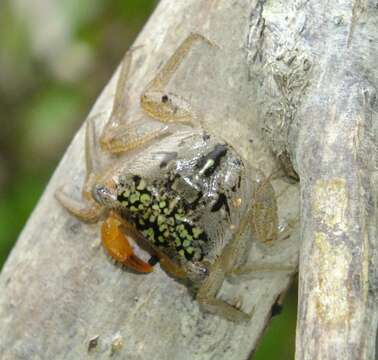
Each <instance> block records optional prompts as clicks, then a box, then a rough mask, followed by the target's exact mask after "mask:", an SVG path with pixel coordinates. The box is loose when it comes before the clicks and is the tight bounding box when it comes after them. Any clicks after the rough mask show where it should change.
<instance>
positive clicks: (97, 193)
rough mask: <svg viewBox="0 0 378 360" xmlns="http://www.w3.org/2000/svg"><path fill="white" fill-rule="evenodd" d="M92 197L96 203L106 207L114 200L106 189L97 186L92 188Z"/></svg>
mask: <svg viewBox="0 0 378 360" xmlns="http://www.w3.org/2000/svg"><path fill="white" fill-rule="evenodd" d="M92 196H93V198H94V199H95V201H96V202H98V203H99V204H102V205H108V204H109V203H110V202H112V201H114V200H116V199H115V197H114V195H113V194H112V193H111V192H110V190H109V189H108V188H106V187H105V186H102V185H99V184H96V185H95V186H94V187H93V190H92Z"/></svg>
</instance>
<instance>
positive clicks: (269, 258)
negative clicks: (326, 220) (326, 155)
mask: <svg viewBox="0 0 378 360" xmlns="http://www.w3.org/2000/svg"><path fill="white" fill-rule="evenodd" d="M260 6H261V4H257V8H259V7H260ZM257 16H258V12H256V3H253V2H252V3H251V2H250V1H247V0H237V1H228V0H222V1H220V0H218V1H208V0H187V1H169V0H162V1H161V2H160V4H159V6H158V8H157V9H156V11H155V13H154V15H153V16H152V18H151V19H150V20H149V22H148V24H147V25H146V27H145V29H144V30H143V31H142V33H141V34H140V36H139V37H138V39H137V41H136V43H135V45H134V46H135V48H137V49H136V50H135V56H134V61H133V69H132V76H131V79H130V83H129V92H128V94H129V96H128V98H127V99H125V101H126V100H127V101H128V103H129V116H145V115H143V114H142V113H141V111H140V107H139V96H140V94H141V91H142V90H143V88H144V87H145V86H146V84H147V83H148V81H149V80H150V79H151V78H152V77H153V76H154V74H155V73H156V71H157V69H158V68H159V66H161V64H162V63H163V62H164V61H165V60H166V59H167V58H168V57H169V56H170V55H171V54H172V52H173V51H174V49H175V48H177V46H178V45H179V44H180V43H181V41H182V40H183V39H184V38H185V37H186V36H187V35H188V34H189V33H190V32H193V31H195V32H199V33H201V34H203V35H205V36H206V37H207V38H209V39H210V40H211V41H213V42H214V43H216V44H217V45H218V46H219V49H209V48H205V47H202V46H198V47H196V48H195V49H194V50H193V52H192V53H191V55H190V56H189V57H188V59H187V60H186V61H185V62H184V63H183V66H182V67H180V69H179V71H178V72H177V75H176V76H175V78H174V79H173V81H172V82H171V84H170V88H171V89H172V90H174V92H175V93H177V94H179V95H181V96H183V97H185V98H186V99H187V100H189V101H190V102H191V103H192V105H193V107H194V108H195V109H197V110H198V113H199V114H200V115H201V116H202V117H203V119H204V121H205V123H206V125H207V127H208V128H209V129H211V130H212V131H214V132H216V133H217V134H218V135H220V136H223V137H224V138H225V139H227V140H228V141H229V142H230V143H231V144H232V145H233V146H234V147H235V148H236V149H237V150H238V151H239V152H240V153H242V155H244V157H245V158H246V159H248V161H250V162H251V164H252V165H254V166H255V167H258V168H260V169H262V170H263V171H264V173H265V174H267V175H269V174H270V173H272V172H274V171H275V170H276V169H277V166H278V165H277V163H276V161H275V157H273V156H272V154H271V153H270V151H269V149H268V147H267V146H265V145H264V139H265V138H264V137H262V131H261V129H262V128H263V127H264V118H263V117H262V116H260V115H261V110H259V109H260V108H261V106H262V102H263V101H264V98H267V96H266V94H264V93H263V92H262V91H261V90H260V87H261V83H259V82H258V81H257V80H258V77H256V76H255V75H254V74H253V65H252V64H251V63H249V64H248V61H247V58H248V56H247V55H248V54H249V55H251V52H253V51H255V49H254V47H259V46H260V44H253V41H252V39H253V38H254V35H253V34H252V33H253V31H254V25H255V24H254V21H255V20H256V18H257ZM251 34H252V35H251ZM250 35H251V36H250ZM120 36H122V34H120ZM251 68H252V69H251ZM256 68H258V66H257V67H256ZM116 77H117V75H116V76H115V77H114V78H113V80H112V81H111V82H110V83H109V85H108V86H107V87H106V89H105V90H104V92H103V93H102V95H101V96H100V98H99V100H98V101H97V103H96V105H95V107H94V108H93V109H92V112H91V115H92V116H97V118H96V119H97V120H96V121H97V125H98V130H100V128H101V126H103V125H104V123H105V122H106V119H107V118H108V117H109V113H110V111H111V107H112V103H113V97H114V89H115V81H116ZM83 154H84V146H83V130H80V131H79V132H78V134H77V135H76V136H75V138H74V140H73V142H72V144H71V145H70V147H69V148H68V150H67V153H66V154H65V156H64V158H63V160H62V162H61V163H60V165H59V166H58V168H57V170H56V172H55V174H54V175H53V177H52V179H51V181H50V183H49V185H48V186H47V188H46V191H45V193H44V195H43V196H42V198H41V200H40V202H39V204H38V205H37V207H36V209H35V210H34V212H33V214H32V216H31V217H30V219H29V221H28V223H27V225H26V226H25V228H24V230H23V232H22V234H21V235H20V238H19V239H18V242H17V244H16V246H15V248H14V249H13V251H12V253H11V255H10V257H9V258H8V260H7V262H6V264H5V266H4V268H3V271H2V273H1V276H0V334H1V337H0V358H1V359H4V360H8V359H9V360H14V359H28V360H29V359H84V358H93V359H102V358H108V357H109V356H110V355H112V356H113V358H119V359H130V360H134V359H180V360H185V359H190V360H193V359H227V360H230V359H247V358H248V357H249V355H250V354H251V353H252V352H253V351H254V349H255V347H256V343H257V341H258V339H259V338H260V336H261V335H262V332H263V329H264V328H265V326H266V324H267V323H268V322H269V319H270V314H271V307H272V305H273V304H274V303H275V301H276V299H277V298H278V297H279V295H280V294H281V293H282V292H284V291H285V290H286V288H287V287H288V285H289V283H290V274H288V273H273V274H269V273H264V274H260V276H257V277H255V278H253V279H244V280H243V281H238V282H232V283H231V282H230V283H226V284H225V285H224V286H223V288H222V290H221V296H222V297H224V298H226V299H230V300H232V299H234V298H238V297H241V298H242V299H243V301H242V302H243V309H246V310H247V311H250V310H251V308H252V307H253V306H254V307H255V310H256V311H255V315H254V317H253V319H252V321H251V322H249V323H246V324H234V323H230V322H229V321H226V320H224V319H221V318H219V317H217V316H213V315H210V314H205V313H203V312H202V311H201V310H200V309H199V307H198V304H197V303H196V302H195V301H193V299H192V298H191V297H190V295H189V293H188V291H187V289H186V288H185V287H184V286H183V285H181V284H179V283H178V282H176V281H175V280H173V279H171V278H170V277H168V276H167V275H166V274H165V273H164V272H163V271H161V270H160V268H159V266H156V269H155V271H154V272H153V273H152V274H149V275H148V276H144V275H139V274H133V273H130V272H127V271H125V270H123V269H121V268H120V267H118V266H115V265H114V264H113V263H112V261H110V259H109V258H108V257H107V256H106V255H105V254H104V251H103V249H102V247H101V245H100V240H99V225H98V224H95V225H87V224H83V223H81V222H79V221H78V220H77V219H75V218H73V217H71V216H70V215H68V214H67V213H66V211H65V210H64V209H63V208H62V207H61V206H60V205H59V204H58V203H57V201H56V200H55V198H54V192H55V190H56V189H57V188H58V187H59V186H61V185H63V184H67V186H66V191H68V192H71V193H73V194H75V195H76V196H77V197H79V196H80V188H81V186H82V182H83V180H84V156H83ZM104 160H106V159H104ZM274 186H275V190H276V192H277V194H279V193H283V194H282V195H281V196H280V197H279V198H278V201H279V211H280V224H281V226H282V227H285V226H286V227H287V225H288V223H293V221H292V220H293V219H295V218H296V216H297V214H298V198H299V196H298V189H297V187H296V186H295V185H292V184H288V183H287V182H285V181H283V180H275V181H274ZM283 190H285V191H283ZM292 233H293V235H292V236H291V237H289V238H288V237H284V238H282V239H281V240H280V241H277V243H276V244H275V245H274V246H272V247H270V248H269V249H267V248H266V247H264V246H262V245H261V244H255V246H254V247H253V251H252V252H251V255H250V258H251V259H250V260H251V261H259V262H264V261H265V262H266V263H281V264H284V265H295V264H296V262H297V259H298V249H299V242H298V234H297V233H296V232H295V231H293V232H292ZM142 256H143V254H142Z"/></svg>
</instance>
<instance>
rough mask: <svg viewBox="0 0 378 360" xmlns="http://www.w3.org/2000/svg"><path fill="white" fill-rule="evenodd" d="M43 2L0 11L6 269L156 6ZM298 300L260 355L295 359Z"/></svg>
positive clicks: (147, 1) (0, 228)
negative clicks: (76, 135)
mask: <svg viewBox="0 0 378 360" xmlns="http://www.w3.org/2000/svg"><path fill="white" fill-rule="evenodd" d="M27 3H29V5H25V4H27ZM38 3H40V4H42V5H43V6H44V7H43V11H42V15H41V14H40V13H41V11H40V10H41V9H39V8H38V7H36V8H34V5H35V4H34V3H33V1H29V2H25V1H24V2H22V1H13V2H12V0H8V1H4V2H3V3H2V9H1V12H0V24H1V31H0V45H1V50H0V269H1V267H2V266H3V263H4V261H5V259H6V257H7V255H8V254H9V252H10V250H11V248H12V246H13V244H14V243H15V241H16V239H17V236H18V234H19V233H20V231H21V230H22V227H23V226H24V224H25V222H26V221H27V218H28V216H29V215H30V213H31V211H32V209H33V207H34V206H35V204H36V203H37V201H38V199H39V197H40V196H41V194H42V192H43V189H44V187H45V185H46V183H47V182H48V179H49V177H50V175H51V173H52V172H53V170H54V168H55V167H56V165H57V162H58V161H59V158H60V157H61V156H62V154H63V152H64V149H65V148H66V146H67V145H68V143H69V142H70V139H71V137H72V136H73V134H74V133H75V132H76V130H77V129H78V127H79V126H80V123H81V122H82V120H83V119H84V118H85V115H86V113H87V111H88V109H89V108H90V105H91V104H92V103H93V102H94V100H95V99H96V97H97V95H98V94H99V93H100V91H101V89H102V88H103V86H104V85H105V84H106V82H107V80H108V79H109V78H110V76H111V74H112V73H113V71H114V69H115V67H116V66H117V64H118V63H119V61H120V59H121V58H122V55H123V53H124V51H125V50H126V49H127V48H128V46H129V45H130V44H131V43H132V41H133V40H134V38H135V37H136V35H137V34H138V32H139V31H140V30H141V28H142V26H143V24H144V23H145V22H146V19H147V17H148V16H149V14H150V13H151V12H152V10H153V8H154V6H155V5H156V1H154V0H143V1H140V0H127V1H125V0H113V1H106V0H81V1H77V0H65V1H59V0H43V1H39V2H38ZM20 4H24V5H23V6H20ZM38 16H42V17H41V18H38ZM295 304H296V294H295V290H292V291H291V292H290V294H289V296H288V297H287V300H286V301H285V305H284V311H283V313H282V314H281V315H280V316H278V317H275V318H274V319H273V321H272V324H271V326H269V328H268V329H267V331H266V335H265V336H264V337H263V340H262V342H261V344H260V346H259V348H258V350H257V352H256V354H255V357H254V358H255V359H259V360H262V359H280V360H285V359H293V358H294V353H293V352H294V350H293V349H294V331H295V315H296V308H295Z"/></svg>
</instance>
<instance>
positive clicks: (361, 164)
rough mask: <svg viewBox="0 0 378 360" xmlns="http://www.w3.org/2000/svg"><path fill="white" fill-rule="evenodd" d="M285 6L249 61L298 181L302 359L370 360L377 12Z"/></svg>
mask: <svg viewBox="0 0 378 360" xmlns="http://www.w3.org/2000/svg"><path fill="white" fill-rule="evenodd" d="M279 6H280V5H279V4H277V3H275V2H269V4H268V3H267V4H265V3H264V2H263V1H261V2H260V8H259V11H257V12H255V14H254V16H253V17H252V18H251V22H252V27H251V31H250V33H251V34H253V35H254V36H255V40H254V41H252V42H251V50H250V51H249V53H250V54H252V55H253V56H250V58H249V59H250V64H251V65H250V68H251V72H252V73H253V74H254V76H255V77H256V78H257V79H260V80H261V82H262V83H263V86H262V88H263V89H264V90H265V97H266V99H265V100H264V101H262V106H261V108H260V111H261V113H262V116H263V117H264V118H265V128H266V129H267V130H269V131H268V132H267V134H268V136H267V138H268V141H269V142H270V143H271V147H272V149H273V150H274V151H275V152H276V153H277V155H278V156H279V157H281V158H283V159H287V158H292V159H293V163H294V165H295V168H296V170H297V173H298V174H299V176H300V181H301V234H302V241H303V244H302V248H301V258H300V277H299V313H298V326H297V342H296V359H322V360H325V359H373V358H374V347H375V339H376V329H377V285H376V284H377V270H376V269H377V255H378V250H377V230H376V224H377V190H376V189H377V169H378V168H377V145H376V144H377V135H378V133H377V125H376V123H377V120H378V118H377V109H378V104H377V100H376V89H377V82H378V76H377V75H378V73H377V71H376V63H375V59H376V58H377V55H378V45H377V44H378V38H377V31H376V29H377V20H376V13H377V10H376V8H375V7H374V5H373V3H368V2H366V1H363V2H361V1H338V2H328V1H307V0H306V1H292V2H290V1H289V2H285V4H284V5H282V7H281V8H279ZM357 8H358V9H360V10H361V11H360V10H358V9H357ZM277 14H279V15H278V16H277ZM261 24H264V25H263V26H264V29H263V30H264V31H256V29H258V27H259V26H260V27H261ZM352 30H353V31H352ZM255 34H259V35H258V36H257V37H256V35H255ZM252 38H253V37H252ZM256 43H259V44H261V46H260V48H259V53H258V55H259V56H256V47H255V46H254V44H256ZM259 65H260V68H259ZM258 69H261V71H260V72H258V71H257V70H258Z"/></svg>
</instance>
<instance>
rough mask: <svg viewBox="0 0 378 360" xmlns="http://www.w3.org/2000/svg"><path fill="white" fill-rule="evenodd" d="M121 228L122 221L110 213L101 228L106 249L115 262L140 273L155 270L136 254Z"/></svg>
mask: <svg viewBox="0 0 378 360" xmlns="http://www.w3.org/2000/svg"><path fill="white" fill-rule="evenodd" d="M121 226H122V222H121V221H120V219H119V218H118V217H117V216H116V215H114V214H112V213H110V215H109V217H108V218H107V219H106V220H105V221H104V223H103V224H102V228H101V239H102V244H103V246H104V248H105V249H106V251H107V252H108V254H109V255H110V256H111V257H112V258H113V259H114V260H116V261H117V262H120V263H121V264H123V265H125V266H127V267H128V268H130V269H132V270H134V271H136V272H140V273H149V272H151V271H152V270H153V268H152V266H151V265H150V264H148V263H146V262H144V261H143V260H141V259H139V258H138V257H137V256H136V255H135V254H134V251H133V248H132V247H131V245H130V243H129V241H128V239H127V237H126V236H125V234H124V233H123V232H122V230H121Z"/></svg>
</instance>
